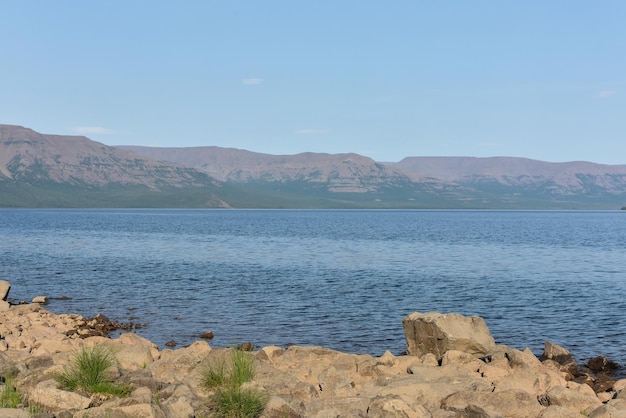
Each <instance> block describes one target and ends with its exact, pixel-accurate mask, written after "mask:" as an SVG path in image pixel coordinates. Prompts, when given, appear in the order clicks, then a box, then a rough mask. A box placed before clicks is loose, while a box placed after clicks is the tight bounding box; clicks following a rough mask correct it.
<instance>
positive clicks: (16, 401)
mask: <svg viewBox="0 0 626 418" xmlns="http://www.w3.org/2000/svg"><path fill="white" fill-rule="evenodd" d="M23 401H24V397H23V396H22V394H21V393H20V392H18V390H17V388H16V387H15V378H14V377H13V376H11V375H7V376H5V378H4V385H2V386H0V408H17V407H18V406H19V405H21V404H22V402H23Z"/></svg>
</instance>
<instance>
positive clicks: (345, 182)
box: [120, 146, 410, 193]
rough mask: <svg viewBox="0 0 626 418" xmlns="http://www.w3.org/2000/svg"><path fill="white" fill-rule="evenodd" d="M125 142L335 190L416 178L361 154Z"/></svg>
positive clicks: (227, 169)
mask: <svg viewBox="0 0 626 418" xmlns="http://www.w3.org/2000/svg"><path fill="white" fill-rule="evenodd" d="M120 148H122V149H125V150H129V151H133V152H135V153H137V154H141V155H145V156H149V157H150V158H154V159H157V160H161V161H169V162H175V163H179V164H184V165H187V166H189V167H194V168H196V169H198V170H202V171H204V172H206V173H207V174H209V175H211V176H212V177H215V178H217V179H219V180H221V181H232V182H239V183H250V182H259V181H261V182H283V183H284V182H293V181H304V182H308V183H312V184H316V185H319V186H323V187H324V188H326V189H327V190H328V191H329V192H334V193H367V192H375V191H377V190H379V189H380V188H381V187H384V186H385V185H389V184H395V183H398V182H400V183H406V182H409V181H410V180H409V178H408V177H407V176H406V175H405V174H404V173H401V172H399V171H398V170H395V169H394V168H391V167H387V166H385V165H383V164H379V163H376V162H375V161H374V160H372V159H371V158H368V157H363V156H361V155H358V154H323V153H312V152H307V153H302V154H296V155H269V154H261V153H255V152H250V151H245V150H239V149H234V148H220V147H191V148H152V147H137V146H123V147H120Z"/></svg>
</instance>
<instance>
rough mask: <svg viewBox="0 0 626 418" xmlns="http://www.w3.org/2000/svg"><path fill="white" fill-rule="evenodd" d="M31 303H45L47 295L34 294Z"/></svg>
mask: <svg viewBox="0 0 626 418" xmlns="http://www.w3.org/2000/svg"><path fill="white" fill-rule="evenodd" d="M32 303H39V304H41V305H46V304H47V303H48V297H47V296H35V297H34V298H33V302H32Z"/></svg>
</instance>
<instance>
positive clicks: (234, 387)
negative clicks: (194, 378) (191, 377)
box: [200, 349, 267, 418]
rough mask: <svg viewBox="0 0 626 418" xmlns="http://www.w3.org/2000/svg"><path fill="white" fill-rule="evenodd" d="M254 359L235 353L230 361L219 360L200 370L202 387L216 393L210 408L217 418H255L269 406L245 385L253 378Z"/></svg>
mask: <svg viewBox="0 0 626 418" xmlns="http://www.w3.org/2000/svg"><path fill="white" fill-rule="evenodd" d="M254 374H255V370H254V358H253V357H252V355H251V354H250V353H247V352H244V351H241V350H236V349H235V350H232V352H231V356H230V358H229V359H228V360H225V359H216V360H214V361H212V362H209V363H207V364H206V365H205V366H204V367H203V368H202V369H201V370H200V384H201V386H203V387H204V388H205V389H207V390H215V393H214V395H213V397H212V398H211V402H210V405H209V407H210V408H211V410H212V411H213V413H214V414H215V416H217V417H222V418H255V417H258V416H259V415H260V414H261V412H263V409H264V408H265V404H266V403H267V396H265V394H264V393H262V392H261V391H259V390H257V389H255V388H243V387H242V385H243V384H244V383H246V382H249V381H251V380H252V379H254Z"/></svg>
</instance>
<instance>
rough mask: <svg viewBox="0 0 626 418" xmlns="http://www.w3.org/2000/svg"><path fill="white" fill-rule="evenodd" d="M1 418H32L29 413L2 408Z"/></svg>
mask: <svg viewBox="0 0 626 418" xmlns="http://www.w3.org/2000/svg"><path fill="white" fill-rule="evenodd" d="M0 417H2V418H30V417H31V415H30V413H29V412H28V411H23V410H21V409H15V408H0Z"/></svg>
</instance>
